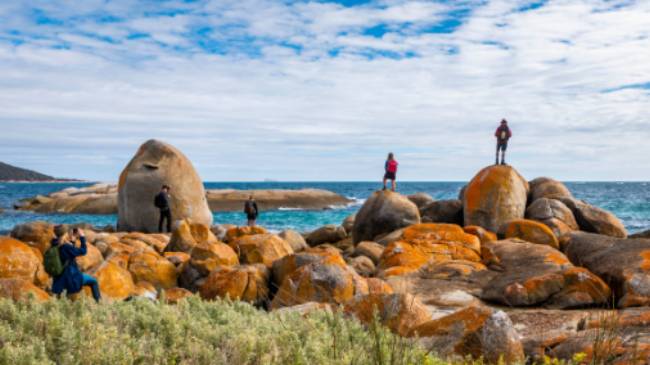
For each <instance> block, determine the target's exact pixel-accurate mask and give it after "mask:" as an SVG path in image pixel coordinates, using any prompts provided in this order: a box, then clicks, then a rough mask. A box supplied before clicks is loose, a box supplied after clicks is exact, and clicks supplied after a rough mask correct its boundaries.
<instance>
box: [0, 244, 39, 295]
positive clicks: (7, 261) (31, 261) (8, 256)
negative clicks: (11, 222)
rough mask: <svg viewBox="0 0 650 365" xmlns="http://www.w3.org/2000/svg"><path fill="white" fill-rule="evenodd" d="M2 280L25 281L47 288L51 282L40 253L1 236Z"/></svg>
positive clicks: (0, 263) (0, 269) (0, 277)
mask: <svg viewBox="0 0 650 365" xmlns="http://www.w3.org/2000/svg"><path fill="white" fill-rule="evenodd" d="M2 278H13V279H24V280H27V281H29V282H30V283H34V284H36V285H37V286H39V287H45V286H46V285H47V284H48V282H49V277H48V275H47V274H46V273H45V269H44V268H43V264H42V257H41V256H40V251H38V250H37V249H35V248H33V247H29V246H28V245H27V244H25V243H23V242H21V241H18V240H16V239H13V238H11V237H6V236H0V279H2Z"/></svg>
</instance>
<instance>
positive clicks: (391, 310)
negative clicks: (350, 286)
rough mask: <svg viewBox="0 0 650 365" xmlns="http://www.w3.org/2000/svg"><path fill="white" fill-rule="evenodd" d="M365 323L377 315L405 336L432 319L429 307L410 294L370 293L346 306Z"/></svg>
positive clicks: (388, 325)
mask: <svg viewBox="0 0 650 365" xmlns="http://www.w3.org/2000/svg"><path fill="white" fill-rule="evenodd" d="M344 310H345V313H347V314H349V315H353V316H355V317H356V318H358V319H359V320H360V321H361V322H362V323H364V324H370V323H372V321H373V320H374V319H375V314H376V315H377V317H378V319H379V321H380V322H381V323H382V324H384V325H385V326H387V327H388V328H390V329H391V330H392V331H393V332H395V333H397V334H399V335H401V336H405V335H406V334H407V333H409V332H410V331H411V330H413V329H414V328H416V327H417V326H419V325H421V324H422V323H425V322H427V321H429V320H430V319H431V314H430V313H429V310H428V309H427V307H426V306H425V305H424V304H422V302H420V301H419V300H417V299H416V298H414V297H413V296H412V295H410V294H370V295H364V296H360V297H357V298H355V299H354V300H352V301H350V302H348V303H347V304H346V305H345V307H344Z"/></svg>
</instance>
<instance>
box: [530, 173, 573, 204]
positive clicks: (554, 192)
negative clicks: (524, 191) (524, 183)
mask: <svg viewBox="0 0 650 365" xmlns="http://www.w3.org/2000/svg"><path fill="white" fill-rule="evenodd" d="M529 185H530V201H532V202H534V201H535V200H537V199H541V198H548V199H558V198H571V197H572V195H571V192H570V191H569V189H567V187H566V186H565V185H564V184H563V183H561V182H559V181H557V180H553V179H551V178H550V177H538V178H537V179H534V180H531V181H530V182H529Z"/></svg>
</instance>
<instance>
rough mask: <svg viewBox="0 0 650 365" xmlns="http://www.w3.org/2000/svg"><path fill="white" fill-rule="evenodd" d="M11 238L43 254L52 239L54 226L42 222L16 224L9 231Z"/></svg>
mask: <svg viewBox="0 0 650 365" xmlns="http://www.w3.org/2000/svg"><path fill="white" fill-rule="evenodd" d="M11 237H13V238H15V239H17V240H19V241H22V242H24V243H26V244H28V245H30V246H32V247H36V248H37V249H38V250H39V251H41V253H45V251H47V249H48V248H50V242H51V241H52V239H53V238H54V225H53V224H51V223H47V222H42V221H35V222H28V223H23V224H18V225H16V226H14V228H13V229H12V230H11Z"/></svg>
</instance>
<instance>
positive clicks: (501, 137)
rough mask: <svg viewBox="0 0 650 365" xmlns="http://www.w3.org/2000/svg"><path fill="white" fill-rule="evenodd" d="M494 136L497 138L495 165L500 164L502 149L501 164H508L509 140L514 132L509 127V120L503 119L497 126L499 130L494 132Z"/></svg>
mask: <svg viewBox="0 0 650 365" xmlns="http://www.w3.org/2000/svg"><path fill="white" fill-rule="evenodd" d="M494 136H495V137H496V138H497V157H496V162H495V163H494V164H495V165H498V164H499V151H501V165H505V164H506V150H507V149H508V140H509V139H510V137H512V132H511V131H510V128H509V127H508V121H507V120H505V119H501V125H499V127H498V128H497V131H496V132H494Z"/></svg>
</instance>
